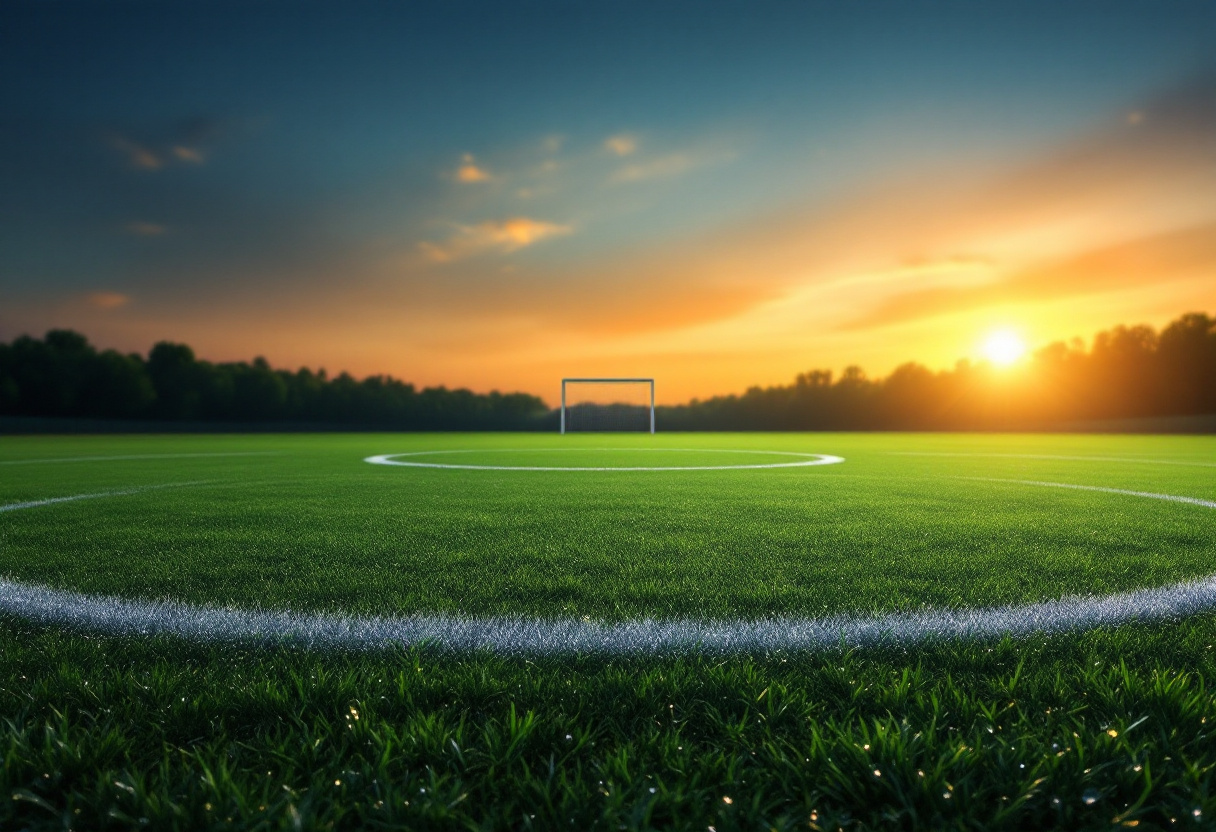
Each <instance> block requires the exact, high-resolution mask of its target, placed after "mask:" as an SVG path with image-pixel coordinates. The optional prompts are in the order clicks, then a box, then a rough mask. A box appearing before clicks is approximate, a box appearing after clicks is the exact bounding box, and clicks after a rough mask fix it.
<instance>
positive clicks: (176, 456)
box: [0, 451, 282, 465]
mask: <svg viewBox="0 0 1216 832" xmlns="http://www.w3.org/2000/svg"><path fill="white" fill-rule="evenodd" d="M279 453H282V451H232V452H219V453H206V454H126V455H124V456H62V457H54V458H52V459H6V460H0V465H33V464H35V463H37V464H41V463H44V462H117V461H120V460H129V459H195V458H198V457H209V456H274V455H276V454H279Z"/></svg>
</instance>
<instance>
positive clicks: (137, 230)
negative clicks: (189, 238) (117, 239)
mask: <svg viewBox="0 0 1216 832" xmlns="http://www.w3.org/2000/svg"><path fill="white" fill-rule="evenodd" d="M126 229H127V232H128V233H130V234H137V235H138V236H140V237H159V236H160V235H162V234H164V233H165V232H166V231H168V230H169V229H167V228H165V227H164V226H163V225H161V224H159V223H155V222H141V221H135V222H129V223H127V225H126Z"/></svg>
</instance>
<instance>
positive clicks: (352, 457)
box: [0, 435, 1216, 620]
mask: <svg viewBox="0 0 1216 832" xmlns="http://www.w3.org/2000/svg"><path fill="white" fill-rule="evenodd" d="M1147 441H1148V443H1149V444H1147V445H1146V444H1145V440H1127V439H1097V440H1081V444H1083V445H1084V447H1083V448H1081V449H1080V450H1078V448H1077V447H1076V446H1077V444H1078V440H1068V439H1052V438H1033V439H1032V438H999V439H997V438H994V439H988V440H984V439H966V440H956V441H955V442H953V443H951V442H950V441H949V439H946V438H943V437H913V436H878V437H858V436H833V435H810V436H807V435H803V436H799V435H768V436H764V435H710V436H695V435H694V436H663V435H660V436H657V437H653V438H651V437H645V441H644V442H643V441H642V440H640V439H638V438H637V437H621V436H613V437H608V438H605V437H582V436H580V437H566V438H565V440H563V442H562V443H561V450H544V449H548V448H554V447H558V443H557V442H556V441H555V437H551V436H533V435H514V436H510V435H497V436H406V437H402V436H375V435H371V436H369V435H360V436H353V437H352V436H320V437H318V436H308V437H276V438H258V437H249V438H232V439H228V438H212V437H187V438H167V439H155V438H140V439H115V440H104V441H102V440H98V441H95V442H94V443H92V444H90V443H89V442H87V441H84V440H73V441H69V440H43V439H30V440H20V441H18V440H10V441H9V442H7V443H6V448H5V452H6V453H5V458H4V459H3V460H0V461H4V462H10V463H20V460H21V459H23V458H24V459H53V458H56V457H58V458H65V459H72V458H83V457H88V456H90V455H93V456H110V457H118V456H130V457H139V458H132V459H102V460H96V461H77V462H70V461H65V462H55V463H49V462H48V463H41V464H40V463H36V462H28V463H25V464H9V465H0V471H2V476H3V485H2V486H0V501H3V502H19V501H31V500H37V499H42V498H47V497H59V496H66V495H73V494H86V493H97V492H105V491H108V490H116V489H117V490H121V489H127V488H130V487H132V486H141V485H165V484H173V483H193V484H191V485H184V486H181V487H174V488H168V489H156V490H150V491H146V492H142V493H137V494H127V495H124V496H117V497H111V498H105V499H92V500H85V501H80V502H76V503H69V504H61V505H55V506H47V507H43V508H38V509H31V510H26V511H22V512H12V513H9V514H8V515H7V516H5V518H4V523H3V525H2V526H0V534H2V535H3V541H4V543H5V545H4V546H3V548H2V549H0V574H3V575H6V576H8V577H10V578H18V579H22V580H29V581H34V582H38V583H43V584H48V585H52V586H56V587H61V588H70V589H78V590H83V591H87V592H95V593H105V594H117V595H123V596H134V597H144V598H153V599H159V598H175V599H181V600H189V601H196V602H201V603H210V604H234V605H238V606H245V607H249V606H260V607H271V608H291V609H321V610H340V611H356V612H371V613H400V612H407V613H412V612H449V613H462V614H470V615H487V614H507V615H513V614H526V615H536V616H546V617H555V616H556V617H568V616H580V617H581V616H588V617H590V618H593V619H598V620H619V619H626V618H636V617H641V616H655V617H701V618H724V617H744V618H758V617H765V616H770V615H774V614H797V615H819V614H832V613H840V612H846V613H856V612H871V611H886V610H914V609H921V608H925V607H937V608H940V607H957V606H974V605H987V604H996V603H1005V602H1013V601H1030V600H1038V599H1042V598H1051V597H1058V596H1060V595H1067V594H1074V593H1095V592H1099V593H1100V592H1109V591H1117V590H1126V589H1134V588H1137V587H1143V586H1156V585H1159V584H1162V583H1166V582H1170V581H1174V580H1179V579H1185V578H1190V577H1196V576H1199V575H1205V574H1207V573H1208V572H1209V571H1210V560H1211V552H1212V551H1213V549H1214V548H1216V513H1213V512H1212V511H1211V510H1210V509H1204V508H1200V507H1195V506H1180V505H1178V504H1173V503H1163V502H1161V501H1157V500H1148V499H1143V498H1135V497H1129V496H1123V495H1112V494H1109V493H1097V492H1085V491H1071V490H1062V489H1055V488H1044V487H1034V486H1027V485H1024V484H1019V483H1014V482H996V481H992V480H993V479H1010V480H1035V481H1051V482H1061V483H1076V484H1084V485H1097V486H1109V487H1114V488H1125V489H1132V490H1140V491H1152V492H1164V493H1168V494H1176V495H1182V496H1193V497H1209V498H1210V497H1213V496H1216V493H1214V491H1213V489H1212V488H1211V487H1210V485H1209V483H1210V482H1211V481H1212V479H1213V477H1212V475H1213V473H1216V467H1211V466H1216V453H1214V451H1216V444H1214V443H1212V442H1211V441H1210V440H1204V439H1176V440H1173V441H1165V440H1147ZM960 442H961V443H963V444H960ZM637 447H647V448H648V449H647V450H645V451H630V450H626V449H628V448H637ZM942 447H948V448H950V449H952V452H953V453H981V454H995V453H1008V454H1016V453H1047V454H1051V453H1056V452H1059V451H1062V450H1067V451H1069V452H1070V453H1068V454H1063V453H1056V455H1085V456H1091V457H1103V458H1116V459H1138V458H1143V459H1144V460H1146V461H1145V462H1140V463H1136V462H1111V461H1101V460H1098V461H1087V462H1081V461H1077V460H1060V459H1027V458H1024V457H1000V456H920V455H910V454H911V453H934V452H936V449H939V448H942ZM442 448H449V449H462V450H468V449H478V448H480V449H482V450H481V451H479V452H475V453H461V454H454V453H449V454H442V453H438V454H429V455H427V456H425V457H414V459H425V460H427V461H432V462H440V463H443V462H448V463H451V462H455V463H458V464H497V465H517V464H522V465H570V466H585V465H592V466H600V465H620V466H634V465H656V466H662V465H711V466H712V465H724V464H765V463H772V462H784V461H790V460H795V459H796V458H795V457H782V456H774V455H770V454H757V453H751V454H748V453H723V452H722V451H723V450H724V449H754V450H762V451H770V452H771V451H782V450H785V451H794V452H809V453H833V454H838V455H840V456H844V457H846V461H845V462H844V463H842V464H839V465H831V466H817V467H806V468H777V469H763V470H727V471H720V470H707V471H655V472H628V471H620V472H617V471H611V472H586V471H583V472H577V471H569V472H536V471H482V470H443V469H421V468H394V467H383V466H373V465H369V464H367V463H365V462H363V461H362V460H363V458H364V457H365V456H368V455H370V454H373V453H384V452H411V451H415V452H416V451H419V450H423V449H426V450H431V451H434V450H435V449H442ZM602 448H609V449H611V450H595V449H602ZM665 448H693V449H696V448H704V449H706V450H705V451H704V452H697V451H689V450H682V451H667V450H664V449H665ZM506 449H514V450H506ZM968 449H970V450H968ZM207 453H213V454H244V455H231V456H196V455H192V454H207ZM154 454H166V455H176V456H168V457H159V458H149V456H151V455H154ZM1154 462H1173V463H1205V462H1206V463H1207V465H1208V466H1209V467H1205V466H1204V465H1201V464H1170V465H1163V464H1153V463H1154ZM977 478H987V479H977Z"/></svg>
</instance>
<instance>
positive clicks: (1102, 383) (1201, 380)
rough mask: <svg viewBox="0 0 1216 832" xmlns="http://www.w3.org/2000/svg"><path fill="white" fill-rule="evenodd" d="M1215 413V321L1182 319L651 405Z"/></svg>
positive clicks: (1015, 423) (879, 411)
mask: <svg viewBox="0 0 1216 832" xmlns="http://www.w3.org/2000/svg"><path fill="white" fill-rule="evenodd" d="M1199 414H1216V318H1212V317H1209V316H1207V315H1204V314H1188V315H1183V316H1182V317H1180V318H1179V319H1178V320H1176V321H1174V322H1173V323H1171V324H1170V325H1169V326H1167V327H1166V328H1165V329H1164V330H1162V331H1161V332H1160V333H1158V332H1156V331H1154V330H1153V329H1151V328H1150V327H1146V326H1136V327H1125V326H1120V327H1116V328H1115V329H1112V330H1110V331H1108V332H1102V333H1099V334H1098V336H1097V337H1096V338H1094V341H1093V344H1092V346H1091V347H1090V348H1089V349H1088V350H1087V349H1086V348H1085V346H1084V345H1083V344H1082V343H1081V342H1079V341H1074V342H1073V343H1071V344H1065V343H1055V344H1051V345H1050V346H1047V347H1044V348H1043V349H1041V350H1039V351H1038V352H1037V353H1035V355H1034V356H1033V357H1032V358H1031V359H1030V360H1028V361H1027V362H1025V364H1024V365H1022V366H1017V367H1012V368H1008V369H997V368H994V367H991V366H990V365H988V364H972V363H970V362H967V361H961V362H959V364H958V365H957V366H956V367H955V368H954V369H953V370H946V371H944V372H939V373H935V372H932V371H931V370H929V369H927V368H925V367H922V366H920V365H918V364H904V365H903V366H901V367H898V368H897V369H896V370H895V371H894V372H892V373H891V374H890V375H889V376H887V377H886V378H882V379H867V378H866V376H865V373H863V372H862V370H861V368H859V367H849V368H847V369H846V370H845V371H844V373H843V374H842V375H841V376H840V377H839V378H833V375H832V372H831V370H813V371H811V372H808V373H803V374H801V375H799V376H798V378H797V379H796V380H795V382H794V383H793V384H791V385H788V386H777V387H767V388H761V387H753V388H751V389H750V390H748V391H747V392H746V393H744V394H743V395H741V396H719V397H715V398H712V399H709V400H706V401H695V400H694V401H693V402H691V403H690V404H687V405H681V406H678V407H665V408H661V409H660V412H659V414H658V419H657V421H658V424H659V426H660V427H661V428H662V429H663V430H665V431H669V430H1014V429H1023V430H1036V429H1044V428H1052V427H1059V426H1067V425H1070V424H1084V423H1086V422H1093V421H1098V420H1108V419H1135V418H1151V417H1161V416H1186V415H1199Z"/></svg>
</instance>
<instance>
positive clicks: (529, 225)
mask: <svg viewBox="0 0 1216 832" xmlns="http://www.w3.org/2000/svg"><path fill="white" fill-rule="evenodd" d="M571 231H573V229H572V228H571V227H570V226H569V225H560V224H558V223H552V222H546V221H544V220H534V219H531V218H529V217H511V218H509V219H505V220H488V221H486V222H482V223H478V224H477V225H461V226H457V228H456V231H455V233H453V234H452V235H451V236H450V237H448V239H447V240H445V241H444V242H442V243H433V242H421V243H419V244H418V250H419V251H421V252H422V253H423V255H425V256H426V258H427V259H428V260H430V261H431V262H433V263H448V262H451V261H452V260H459V259H461V258H464V257H471V256H474V255H477V254H483V253H486V252H490V251H497V252H501V253H503V254H508V253H510V252H512V251H518V250H519V249H521V248H526V247H528V246H530V245H533V244H534V243H538V242H540V241H541V240H546V239H548V238H550V237H559V236H562V235H565V234H569V233H571Z"/></svg>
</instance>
